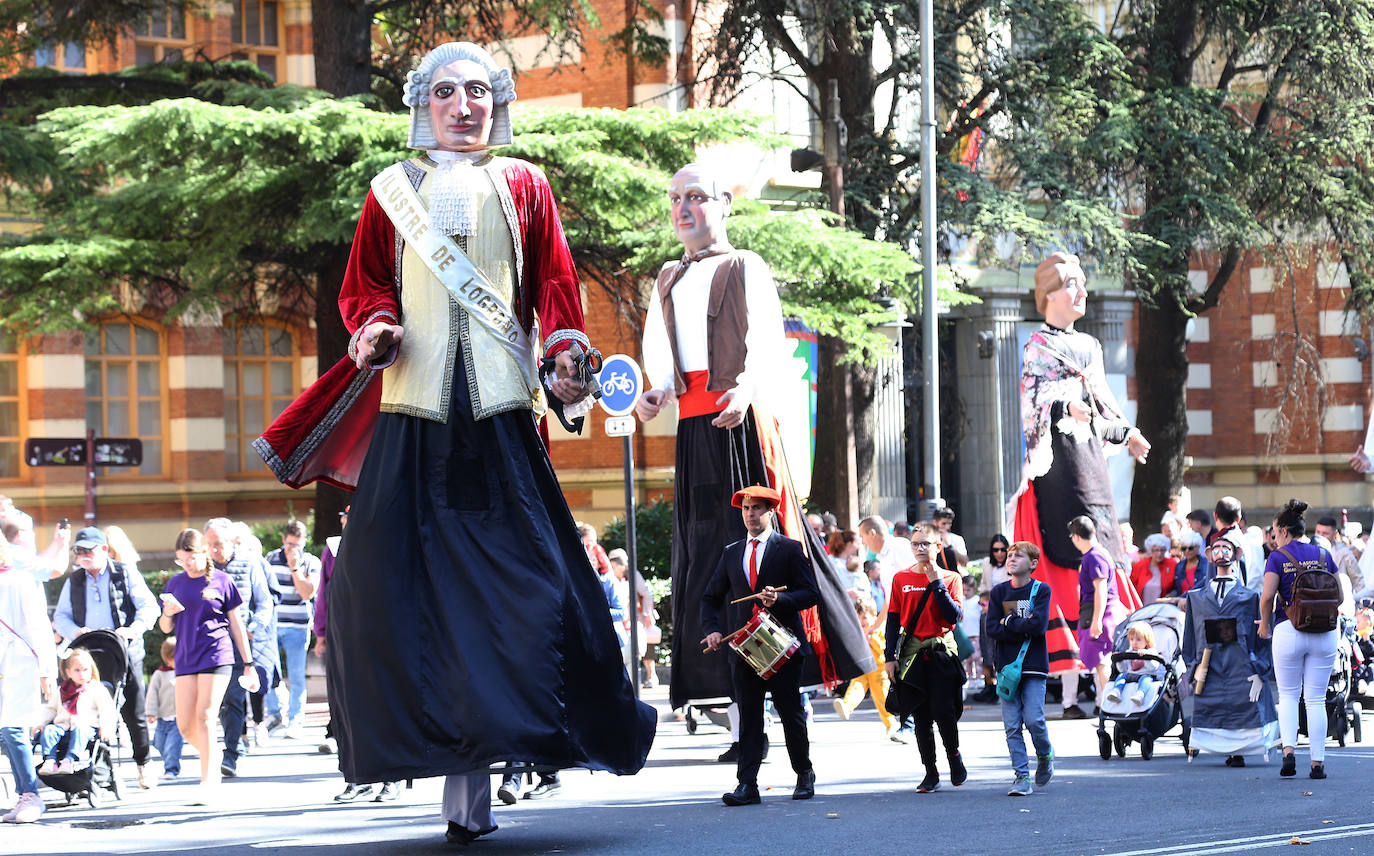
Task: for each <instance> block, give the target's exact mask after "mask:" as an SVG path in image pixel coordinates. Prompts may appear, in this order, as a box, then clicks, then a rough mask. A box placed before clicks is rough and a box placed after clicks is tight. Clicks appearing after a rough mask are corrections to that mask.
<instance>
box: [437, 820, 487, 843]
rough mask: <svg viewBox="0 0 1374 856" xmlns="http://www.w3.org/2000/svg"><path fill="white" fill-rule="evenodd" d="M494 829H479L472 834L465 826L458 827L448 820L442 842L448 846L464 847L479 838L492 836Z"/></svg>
mask: <svg viewBox="0 0 1374 856" xmlns="http://www.w3.org/2000/svg"><path fill="white" fill-rule="evenodd" d="M496 829H497V828H496V827H495V826H488V827H487V828H486V829H479V830H477V831H476V832H473V831H472V830H471V829H468V828H467V827H466V826H459V825H458V824H456V823H454V822H453V821H451V820H450V821H449V822H448V830H447V831H446V832H444V840H445V841H447V842H448V843H449V844H462V845H463V846H465V847H466V846H467V845H469V844H471V843H472V842H474V841H476V840H477V839H478V838H481V837H482V836H483V835H490V834H492V833H493V832H495V831H496Z"/></svg>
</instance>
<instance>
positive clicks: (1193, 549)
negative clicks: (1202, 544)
mask: <svg viewBox="0 0 1374 856" xmlns="http://www.w3.org/2000/svg"><path fill="white" fill-rule="evenodd" d="M1183 549H1185V550H1187V551H1188V552H1189V553H1196V552H1197V551H1198V548H1197V547H1192V546H1187V547H1184V548H1183Z"/></svg>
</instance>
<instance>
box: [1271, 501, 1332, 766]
mask: <svg viewBox="0 0 1374 856" xmlns="http://www.w3.org/2000/svg"><path fill="white" fill-rule="evenodd" d="M1306 510H1307V503H1305V502H1301V501H1299V500H1296V499H1290V500H1289V501H1288V502H1287V503H1286V504H1285V505H1284V506H1283V508H1282V509H1280V510H1279V514H1278V516H1277V517H1275V518H1274V526H1273V531H1274V543H1275V544H1276V545H1277V549H1275V550H1274V552H1272V553H1270V554H1269V559H1268V561H1266V562H1265V564H1264V591H1263V593H1262V594H1261V595H1260V626H1259V635H1260V636H1261V637H1263V638H1266V639H1269V638H1272V639H1273V656H1274V677H1275V679H1276V680H1277V682H1278V685H1279V705H1278V707H1279V734H1280V736H1281V739H1282V741H1283V766H1282V767H1281V768H1280V769H1279V775H1280V776H1285V777H1287V776H1294V775H1297V759H1296V758H1295V757H1294V755H1293V746H1294V744H1295V743H1297V742H1298V699H1299V698H1302V699H1303V700H1304V703H1305V704H1306V706H1307V736H1308V739H1309V742H1310V744H1311V745H1310V746H1309V753H1310V755H1311V759H1312V770H1311V772H1310V773H1309V774H1308V775H1309V776H1311V778H1314V779H1325V778H1326V769H1325V759H1326V685H1327V683H1328V682H1329V681H1330V679H1331V669H1332V667H1333V666H1334V665H1335V663H1336V641H1337V639H1336V634H1337V632H1338V631H1336V630H1329V631H1326V632H1325V633H1307V632H1304V631H1301V630H1298V629H1297V628H1295V627H1294V626H1293V623H1292V622H1291V621H1289V620H1288V616H1287V615H1286V614H1285V613H1284V605H1285V604H1287V603H1289V602H1290V600H1291V599H1292V596H1293V581H1294V579H1295V578H1296V577H1297V575H1298V573H1299V572H1300V571H1304V570H1324V571H1326V572H1327V573H1330V574H1333V575H1334V574H1335V573H1336V563H1335V561H1334V560H1333V559H1332V558H1331V554H1330V553H1328V552H1327V551H1326V550H1325V549H1323V548H1322V547H1318V546H1317V545H1315V544H1309V543H1306V542H1304V541H1299V540H1297V539H1299V538H1301V537H1302V536H1303V534H1304V533H1305V532H1306V531H1307V524H1306V523H1305V522H1304V521H1303V513H1304V512H1305V511H1306ZM1285 551H1286V552H1287V553H1289V554H1290V555H1291V557H1292V558H1291V559H1290V558H1289V557H1288V556H1285V555H1284V552H1285ZM1293 560H1296V562H1294V561H1293ZM1275 595H1278V597H1279V602H1278V603H1277V604H1276V603H1275ZM1271 619H1272V624H1271Z"/></svg>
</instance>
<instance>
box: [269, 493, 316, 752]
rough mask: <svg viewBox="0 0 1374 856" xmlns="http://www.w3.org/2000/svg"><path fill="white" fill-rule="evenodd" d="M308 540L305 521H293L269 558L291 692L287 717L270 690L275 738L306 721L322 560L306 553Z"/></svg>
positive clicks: (295, 732)
mask: <svg viewBox="0 0 1374 856" xmlns="http://www.w3.org/2000/svg"><path fill="white" fill-rule="evenodd" d="M305 542H306V531H305V524H304V523H302V522H301V521H299V520H291V521H289V522H287V524H286V530H285V532H283V533H282V539H281V548H280V549H277V550H273V551H272V552H270V553H268V554H267V557H266V558H267V564H268V567H269V569H270V570H271V571H272V573H273V574H274V575H275V577H274V579H273V581H272V582H273V584H274V585H275V587H276V588H277V590H278V591H280V592H281V595H282V598H281V602H280V603H278V604H277V644H278V645H279V646H280V647H281V650H282V652H283V656H284V659H283V662H284V663H285V665H286V681H287V685H288V687H289V690H288V691H289V693H290V701H289V702H288V705H287V710H286V716H285V717H283V716H282V710H281V701H280V700H279V699H278V698H277V693H276V692H275V691H269V692H268V693H267V711H266V712H267V724H268V728H269V729H270V731H269V733H270V734H272V736H274V737H275V736H283V735H284V736H286V737H289V738H298V737H300V736H301V731H302V728H303V727H304V723H305V716H304V707H305V657H306V651H307V649H308V646H309V644H310V624H311V621H312V620H313V619H314V611H315V588H316V587H317V586H318V585H319V583H320V560H319V559H318V558H316V557H315V556H312V555H311V554H309V553H307V552H305Z"/></svg>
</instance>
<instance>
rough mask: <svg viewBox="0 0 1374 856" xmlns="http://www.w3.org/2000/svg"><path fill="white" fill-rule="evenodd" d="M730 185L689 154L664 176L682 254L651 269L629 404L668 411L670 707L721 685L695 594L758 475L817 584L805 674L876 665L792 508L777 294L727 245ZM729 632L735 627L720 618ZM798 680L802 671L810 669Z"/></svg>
mask: <svg viewBox="0 0 1374 856" xmlns="http://www.w3.org/2000/svg"><path fill="white" fill-rule="evenodd" d="M733 201H734V194H733V192H732V191H731V190H730V189H729V187H728V186H726V184H725V182H724V181H722V179H721V176H719V175H718V174H717V173H716V172H715V171H714V170H712V169H710V168H707V167H705V166H703V165H701V164H689V165H688V166H685V167H683V168H682V169H680V170H678V171H677V174H675V175H674V176H673V178H672V181H671V183H670V184H669V186H668V203H669V206H670V209H671V212H672V219H673V230H674V232H675V233H676V234H677V237H678V240H680V241H682V245H683V250H684V252H683V255H682V258H681V259H678V260H675V261H671V262H668V263H667V264H665V265H664V266H663V269H662V270H661V271H660V272H659V275H658V280H657V282H656V283H655V286H654V289H653V291H652V292H651V293H650V295H649V311H648V315H647V317H646V318H645V321H644V376H645V377H644V383H645V387H646V388H647V390H648V391H647V392H645V393H644V395H643V396H641V397H640V400H639V402H638V403H637V404H636V405H635V411H636V413H637V414H638V415H639V418H640V419H643V420H646V421H647V420H649V419H653V418H654V417H656V416H657V415H658V413H659V411H660V410H662V409H663V408H664V407H665V406H667V405H668V404H669V403H671V402H673V401H676V402H677V408H678V414H677V415H678V424H677V457H676V463H677V466H676V470H675V473H674V476H673V559H672V562H673V565H672V578H673V680H672V685H671V700H672V704H673V705H674V706H675V707H677V706H681V705H683V704H686V703H687V702H689V701H701V700H706V699H716V698H723V697H726V696H729V695H730V694H731V692H732V688H731V679H730V672H729V670H728V669H727V668H726V659H725V658H724V657H712V656H710V655H709V654H704V653H702V649H701V646H700V645H698V644H697V640H698V639H700V638H702V636H703V635H705V633H704V628H703V626H702V624H701V616H700V610H699V605H700V604H701V602H702V595H703V594H704V592H705V591H706V586H707V583H708V582H709V581H710V579H711V576H712V574H713V573H714V571H715V569H716V564H717V563H718V562H719V560H720V553H721V550H722V549H724V547H725V545H727V544H731V543H733V542H735V541H738V540H740V539H741V538H743V537H744V531H745V530H744V524H743V523H742V522H741V520H740V515H739V514H737V513H735V512H734V511H733V509H731V507H730V500H731V497H732V496H733V495H734V493H735V491H737V490H739V489H740V488H743V487H746V486H749V485H766V486H768V487H771V488H773V489H774V490H776V491H777V492H778V494H779V496H780V498H779V503H778V509H777V515H778V530H779V531H780V532H781V533H782V534H783V535H785V536H787V537H789V538H792V539H795V540H797V541H800V542H801V544H802V549H803V552H804V554H805V556H806V559H807V561H808V562H809V563H810V564H811V566H812V572H813V575H814V576H815V578H816V581H817V585H818V600H817V605H816V607H815V608H814V609H808V610H807V611H806V612H805V613H804V614H803V620H804V622H805V627H806V635H807V638H808V639H809V640H810V643H811V647H812V649H813V650H814V652H815V655H816V656H815V658H814V661H813V663H814V666H815V667H817V670H816V671H814V672H813V673H811V674H808V675H807V676H806V678H804V680H807V682H810V683H814V682H820V681H823V682H825V683H828V684H832V685H833V684H835V683H838V682H839V681H844V680H849V679H851V678H857V677H859V676H860V675H863V674H867V673H868V672H871V671H873V670H874V669H875V668H877V667H876V665H875V664H874V662H873V655H872V653H871V652H870V651H869V648H868V642H867V639H866V638H865V637H864V634H863V631H862V630H861V629H860V628H859V622H858V618H857V616H856V615H855V613H854V607H853V604H852V601H850V599H849V596H848V594H846V589H847V587H848V585H847V580H842V579H841V578H840V576H839V573H838V572H837V571H836V570H835V568H834V566H833V565H831V563H830V562H829V561H828V559H827V557H826V555H825V547H824V545H823V544H822V543H821V540H820V536H819V535H818V534H816V533H815V532H814V531H813V530H812V529H811V527H810V526H807V525H806V521H805V519H804V518H803V517H802V513H801V505H800V502H799V500H800V497H799V496H798V495H797V492H796V490H795V489H794V487H793V484H792V477H791V475H790V473H789V470H788V467H787V462H786V460H785V458H784V455H783V449H782V440H781V436H780V435H779V433H778V424H777V419H776V418H775V417H774V416H773V415H772V413H771V411H770V410H769V402H768V396H769V393H770V391H771V390H772V388H775V387H776V386H778V384H779V381H780V379H781V366H780V365H779V358H780V356H781V354H782V351H783V349H784V347H785V342H784V336H783V320H782V304H781V302H780V301H779V299H778V290H777V287H776V286H775V285H774V283H773V276H772V273H771V272H770V271H769V269H768V265H767V263H766V262H764V260H763V259H761V258H759V256H758V255H757V254H755V253H752V252H750V251H748V250H738V249H735V248H734V247H732V246H731V245H730V241H729V239H728V237H727V236H726V230H725V220H726V217H727V216H728V215H729V213H730V207H731V204H732V203H733ZM731 629H732V630H733V629H734V628H731ZM808 679H809V680H808Z"/></svg>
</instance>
